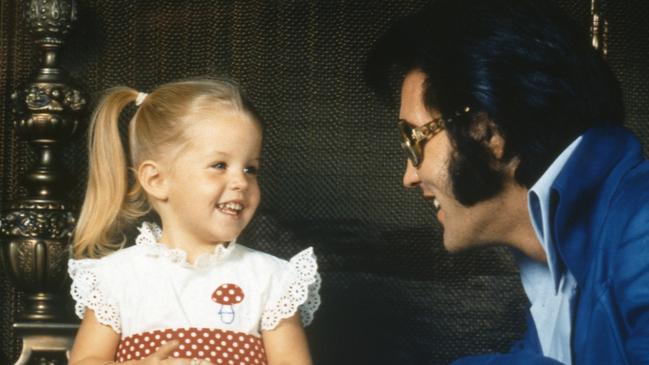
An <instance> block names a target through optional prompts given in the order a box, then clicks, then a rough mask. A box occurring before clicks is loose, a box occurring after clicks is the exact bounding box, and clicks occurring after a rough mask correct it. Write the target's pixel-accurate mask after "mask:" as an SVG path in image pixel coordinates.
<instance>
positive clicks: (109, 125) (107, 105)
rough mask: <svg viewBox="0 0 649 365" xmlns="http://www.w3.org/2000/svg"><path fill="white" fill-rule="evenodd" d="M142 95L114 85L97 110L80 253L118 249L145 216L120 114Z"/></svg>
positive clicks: (77, 238)
mask: <svg viewBox="0 0 649 365" xmlns="http://www.w3.org/2000/svg"><path fill="white" fill-rule="evenodd" d="M137 94H138V93H137V91H135V90H133V89H130V88H127V87H118V88H114V89H111V90H109V92H108V94H107V95H106V96H104V97H103V98H102V100H101V101H100V103H99V106H98V107H97V109H95V112H94V113H93V115H92V118H91V121H90V127H89V129H88V136H89V143H88V150H89V154H88V164H89V167H88V185H87V188H86V195H85V198H84V202H83V206H82V207H81V213H80V216H79V221H78V222H77V227H76V230H75V234H74V241H73V242H74V246H73V256H74V257H75V258H82V257H89V258H95V257H101V256H103V255H106V254H107V253H109V252H111V251H114V250H116V249H118V248H119V247H120V246H121V245H122V244H123V242H124V236H123V233H122V230H123V229H124V228H125V227H126V226H127V225H128V224H130V223H133V222H134V220H135V219H136V218H138V217H140V216H141V215H142V214H140V213H138V211H142V209H140V208H142V204H144V205H146V203H145V198H144V197H143V195H144V194H143V193H142V192H141V188H138V186H139V184H137V182H136V179H133V178H131V179H129V170H130V169H129V166H128V165H129V164H128V160H127V155H126V152H125V149H124V146H123V144H122V141H121V139H120V133H119V116H120V114H121V112H122V110H123V109H124V108H125V107H126V106H127V105H128V104H129V103H131V102H133V101H134V100H135V99H136V97H137ZM134 119H135V118H134ZM129 185H131V187H130V188H129Z"/></svg>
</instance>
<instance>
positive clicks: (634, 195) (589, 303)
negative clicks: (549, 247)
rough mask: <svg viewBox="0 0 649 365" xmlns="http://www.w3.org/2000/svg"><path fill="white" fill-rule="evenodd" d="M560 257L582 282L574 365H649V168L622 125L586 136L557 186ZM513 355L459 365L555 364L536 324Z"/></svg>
mask: <svg viewBox="0 0 649 365" xmlns="http://www.w3.org/2000/svg"><path fill="white" fill-rule="evenodd" d="M551 191H552V192H553V193H554V194H556V197H557V201H558V203H557V206H556V210H555V217H554V224H553V232H552V234H553V235H554V240H555V242H556V243H557V251H558V255H560V257H561V260H562V261H563V263H564V264H565V266H566V268H567V269H568V270H569V271H570V272H571V273H572V274H573V275H574V277H575V279H576V280H577V285H578V291H577V298H576V308H575V313H574V323H573V330H572V344H571V345H572V359H573V364H577V365H581V364H616V365H617V364H649V162H648V161H645V159H644V158H643V155H642V147H641V146H640V143H639V142H638V140H637V138H636V137H635V136H634V135H633V134H632V133H631V132H629V131H628V130H626V129H625V128H623V127H620V126H611V125H608V126H605V127H597V128H591V129H589V130H588V131H587V132H586V133H585V134H584V138H583V140H582V141H581V143H580V144H579V146H578V147H577V149H576V150H575V151H574V153H573V155H572V156H571V157H570V159H569V160H568V161H567V163H566V165H565V166H564V168H563V170H562V171H561V173H560V174H559V176H558V177H557V179H556V180H555V181H554V183H553V184H552V189H551ZM528 318H529V319H528V329H527V333H526V335H525V337H524V338H523V340H522V341H520V342H518V343H516V344H515V345H514V347H513V348H512V350H511V352H510V353H507V354H489V355H482V356H473V357H467V358H463V359H460V360H457V361H456V362H455V363H454V364H456V365H460V364H462V365H465V364H558V362H556V361H554V360H552V359H549V358H546V357H543V356H542V351H541V346H540V343H539V340H538V337H537V334H536V328H535V326H534V322H533V321H532V320H531V316H528Z"/></svg>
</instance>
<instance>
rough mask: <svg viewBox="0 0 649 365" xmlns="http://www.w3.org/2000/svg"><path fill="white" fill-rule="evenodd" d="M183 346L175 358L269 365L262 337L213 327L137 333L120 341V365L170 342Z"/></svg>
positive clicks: (224, 364) (229, 364) (222, 364)
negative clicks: (175, 341)
mask: <svg viewBox="0 0 649 365" xmlns="http://www.w3.org/2000/svg"><path fill="white" fill-rule="evenodd" d="M171 340H178V341H179V342H180V345H179V346H178V348H177V349H176V350H175V351H174V352H173V353H172V354H171V356H172V357H177V358H188V359H200V360H207V361H209V362H211V363H213V364H216V365H266V364H267V362H266V353H265V352H264V345H263V342H262V340H261V337H257V336H253V335H249V334H246V333H240V332H234V331H224V330H220V329H211V328H176V329H165V330H156V331H151V332H143V333H138V334H134V335H131V336H128V337H124V338H122V339H121V341H120V343H119V346H118V347H117V354H116V355H115V358H116V360H117V362H125V361H129V360H140V359H143V358H145V357H147V356H149V355H151V354H153V353H154V352H155V351H156V350H157V349H158V347H160V346H161V345H163V344H164V343H165V342H167V341H171Z"/></svg>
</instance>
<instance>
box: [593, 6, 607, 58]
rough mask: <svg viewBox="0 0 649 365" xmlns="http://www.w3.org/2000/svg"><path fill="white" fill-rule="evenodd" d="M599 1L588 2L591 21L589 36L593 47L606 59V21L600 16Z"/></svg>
mask: <svg viewBox="0 0 649 365" xmlns="http://www.w3.org/2000/svg"><path fill="white" fill-rule="evenodd" d="M601 1H602V0H591V1H590V16H591V20H592V24H591V26H590V35H591V37H592V42H593V47H595V49H596V50H598V51H599V52H600V53H601V54H602V56H604V58H606V56H607V55H608V20H607V19H606V18H605V17H604V16H603V14H602V4H601Z"/></svg>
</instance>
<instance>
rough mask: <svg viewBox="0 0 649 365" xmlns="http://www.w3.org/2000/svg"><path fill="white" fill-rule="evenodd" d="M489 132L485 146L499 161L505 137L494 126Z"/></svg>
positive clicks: (502, 154)
mask: <svg viewBox="0 0 649 365" xmlns="http://www.w3.org/2000/svg"><path fill="white" fill-rule="evenodd" d="M490 134H491V136H490V138H489V140H487V141H486V142H487V146H488V147H489V150H490V151H491V153H492V154H493V156H494V157H495V158H496V160H498V161H501V160H502V158H503V156H504V155H505V139H504V138H503V136H502V135H501V134H500V132H498V131H497V130H496V129H495V128H494V129H492V131H491V133H490Z"/></svg>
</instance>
